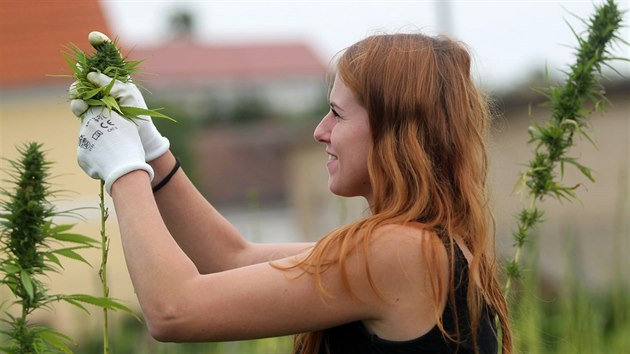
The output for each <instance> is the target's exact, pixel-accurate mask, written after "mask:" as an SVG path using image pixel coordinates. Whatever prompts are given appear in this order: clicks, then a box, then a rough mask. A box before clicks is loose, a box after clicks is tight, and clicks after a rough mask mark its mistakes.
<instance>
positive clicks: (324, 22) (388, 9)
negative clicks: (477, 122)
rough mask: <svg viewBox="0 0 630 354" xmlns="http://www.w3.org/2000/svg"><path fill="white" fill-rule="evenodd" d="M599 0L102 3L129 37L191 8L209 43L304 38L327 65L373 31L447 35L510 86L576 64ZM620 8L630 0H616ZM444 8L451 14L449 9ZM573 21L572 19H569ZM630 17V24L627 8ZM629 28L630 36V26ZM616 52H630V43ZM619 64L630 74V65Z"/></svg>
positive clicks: (156, 30) (137, 38) (484, 71)
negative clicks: (582, 37)
mask: <svg viewBox="0 0 630 354" xmlns="http://www.w3.org/2000/svg"><path fill="white" fill-rule="evenodd" d="M602 2H603V0H596V1H575V0H574V1H551V0H528V1H517V0H504V1H499V0H484V1H482V0H469V1H464V0H459V1H305V0H293V1H262V0H259V1H238V0H233V1H114V0H105V1H103V5H104V10H105V12H106V14H107V16H108V19H109V21H110V25H111V27H112V31H113V32H114V33H115V34H116V35H117V36H119V37H120V38H121V40H122V41H123V42H125V43H126V44H131V45H134V46H144V45H155V44H159V43H160V42H164V41H166V40H168V38H169V35H168V34H169V26H168V18H169V15H170V14H171V13H172V12H173V11H176V10H186V11H189V12H190V13H192V14H193V16H194V19H195V24H196V30H195V34H196V37H197V38H198V39H199V40H200V41H205V42H230V41H232V42H234V41H241V42H251V41H256V40H303V41H305V42H307V43H308V44H310V45H311V46H312V47H313V49H314V50H315V52H316V53H317V54H318V55H319V56H320V57H321V58H322V60H323V61H324V62H325V63H327V62H328V61H329V60H330V58H331V57H332V56H333V55H334V54H335V53H337V52H338V51H340V50H342V49H343V48H345V47H347V46H349V45H351V44H352V43H354V42H356V41H358V40H360V39H362V38H364V37H366V36H368V35H370V34H375V33H382V32H386V33H392V32H397V31H406V32H409V31H414V32H417V31H420V32H423V33H426V34H432V35H434V34H437V33H448V34H449V35H451V36H453V37H455V38H457V39H459V40H461V41H463V42H464V43H466V44H467V45H468V47H469V48H470V51H471V53H472V55H473V58H474V65H475V67H474V72H475V73H476V76H477V77H476V79H477V81H478V82H480V83H481V84H482V85H484V86H488V87H496V88H508V87H510V86H512V85H517V84H518V83H522V82H523V80H525V79H526V78H527V77H528V76H529V75H531V73H532V72H534V71H539V72H541V71H544V70H545V68H546V67H548V68H549V72H550V73H551V74H552V75H554V74H557V75H560V70H562V69H566V67H567V65H568V64H569V63H571V62H572V61H573V53H574V46H575V45H576V40H575V38H574V36H573V33H572V32H571V29H570V28H569V25H568V24H570V25H571V26H572V27H573V28H574V29H575V30H576V32H578V33H581V32H582V31H583V30H584V29H585V25H584V24H583V23H582V22H581V21H580V20H579V19H577V18H576V17H575V16H574V15H577V16H578V17H580V18H584V19H586V18H588V17H590V16H591V15H592V14H593V12H594V11H593V9H594V5H595V4H601V3H602ZM617 4H619V6H620V7H621V9H629V8H630V1H628V0H617ZM444 14H446V15H444ZM567 23H568V24H567ZM624 24H626V25H628V24H630V16H629V14H628V13H626V14H625V16H624ZM622 35H623V36H624V37H625V38H626V40H630V29H629V28H624V29H623V32H622ZM613 53H614V54H615V55H617V56H623V57H626V58H628V57H630V48H629V47H627V46H626V47H622V46H617V47H616V49H615V50H614V51H613ZM614 66H615V67H616V68H617V69H618V70H619V71H621V72H622V73H624V75H626V76H627V77H630V64H628V63H622V62H617V63H616V64H614Z"/></svg>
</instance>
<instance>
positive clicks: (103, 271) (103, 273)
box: [98, 180, 109, 354]
mask: <svg viewBox="0 0 630 354" xmlns="http://www.w3.org/2000/svg"><path fill="white" fill-rule="evenodd" d="M104 186H105V182H104V181H102V180H101V182H100V192H99V198H100V203H99V207H100V209H101V267H100V269H99V272H98V274H99V277H100V278H101V290H102V293H103V297H109V288H108V286H107V253H108V252H109V239H108V237H107V233H106V232H105V221H107V218H108V217H109V215H108V213H107V209H106V208H105V192H104V189H105V188H104ZM103 354H109V318H108V313H107V308H106V307H103Z"/></svg>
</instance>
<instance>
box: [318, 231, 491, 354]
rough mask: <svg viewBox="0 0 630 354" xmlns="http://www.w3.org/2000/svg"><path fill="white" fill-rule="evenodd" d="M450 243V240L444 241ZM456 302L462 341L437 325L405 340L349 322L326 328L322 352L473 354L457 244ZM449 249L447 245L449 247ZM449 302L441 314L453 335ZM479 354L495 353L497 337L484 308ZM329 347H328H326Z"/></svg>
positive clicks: (465, 276) (464, 270)
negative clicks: (447, 335)
mask: <svg viewBox="0 0 630 354" xmlns="http://www.w3.org/2000/svg"><path fill="white" fill-rule="evenodd" d="M445 243H447V244H448V242H445ZM454 248H455V304H456V310H457V322H458V323H459V332H460V340H459V346H458V345H457V343H456V342H454V341H451V340H449V339H448V338H446V337H445V336H443V335H442V332H441V331H440V329H439V328H438V327H437V325H435V326H434V327H433V328H432V329H431V330H430V331H429V332H427V333H426V334H424V335H422V336H420V337H418V338H415V339H411V340H406V341H391V340H385V339H381V338H379V337H378V336H376V335H374V334H371V333H369V332H368V330H367V329H366V328H365V326H364V325H363V323H362V322H361V321H356V322H351V323H347V324H344V325H341V326H337V327H333V328H330V329H327V330H325V331H324V335H323V341H322V345H321V347H320V350H319V353H320V354H326V353H329V354H408V353H409V354H411V353H413V354H424V353H431V354H442V353H444V354H447V353H449V354H450V353H458V354H469V353H470V354H472V353H474V349H473V341H472V335H471V329H470V324H469V321H468V306H467V302H466V294H467V292H468V291H467V289H468V262H467V261H466V258H465V257H464V254H463V253H462V251H461V250H460V249H459V246H457V244H455V247H454ZM447 250H448V247H447ZM451 308H452V307H451V305H450V304H449V302H448V301H447V303H446V306H445V307H444V312H443V313H442V324H443V326H444V328H445V329H446V331H447V332H448V333H449V334H451V336H452V337H453V338H454V337H455V334H456V327H455V325H456V324H455V317H454V316H453V312H452V309H451ZM477 345H478V348H479V354H496V353H497V350H498V348H497V345H498V344H497V337H496V325H495V321H494V313H493V312H492V311H491V310H490V309H489V308H488V306H485V307H484V311H483V314H482V318H481V319H480V322H479V329H478V332H477ZM326 348H328V350H327V349H326Z"/></svg>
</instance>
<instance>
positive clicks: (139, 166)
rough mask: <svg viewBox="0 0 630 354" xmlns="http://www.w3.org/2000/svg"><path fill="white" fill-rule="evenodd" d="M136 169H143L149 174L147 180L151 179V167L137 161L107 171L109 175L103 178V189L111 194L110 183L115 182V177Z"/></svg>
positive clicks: (152, 174)
mask: <svg viewBox="0 0 630 354" xmlns="http://www.w3.org/2000/svg"><path fill="white" fill-rule="evenodd" d="M136 170H145V171H146V172H147V173H148V174H149V180H151V181H152V180H153V176H154V173H153V168H151V166H149V164H147V163H137V164H131V165H126V166H121V167H120V168H117V169H115V170H114V171H112V172H110V173H109V176H107V178H106V179H105V190H106V191H107V194H109V195H110V196H111V195H112V184H114V182H116V180H117V179H119V178H120V177H122V176H124V175H126V174H127V173H129V172H132V171H136Z"/></svg>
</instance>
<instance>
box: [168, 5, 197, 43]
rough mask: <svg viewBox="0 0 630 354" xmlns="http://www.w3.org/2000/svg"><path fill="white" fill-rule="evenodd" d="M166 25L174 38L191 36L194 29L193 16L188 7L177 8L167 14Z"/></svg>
mask: <svg viewBox="0 0 630 354" xmlns="http://www.w3.org/2000/svg"><path fill="white" fill-rule="evenodd" d="M168 25H169V26H168V27H169V30H170V32H171V33H172V34H173V36H174V38H188V37H192V36H193V34H194V31H195V17H194V15H193V14H192V12H191V11H190V10H188V9H177V10H175V11H173V12H172V13H171V15H170V16H169V19H168Z"/></svg>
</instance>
